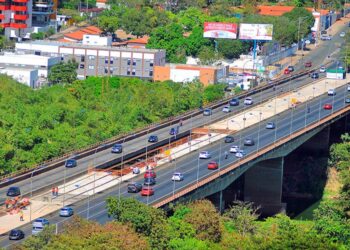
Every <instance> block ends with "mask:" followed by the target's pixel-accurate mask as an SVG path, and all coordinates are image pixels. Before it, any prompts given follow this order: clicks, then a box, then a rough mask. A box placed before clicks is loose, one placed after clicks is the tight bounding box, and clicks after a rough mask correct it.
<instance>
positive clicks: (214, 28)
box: [203, 22, 237, 39]
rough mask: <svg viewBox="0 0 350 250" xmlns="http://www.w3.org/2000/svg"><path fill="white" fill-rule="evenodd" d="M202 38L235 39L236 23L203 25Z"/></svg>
mask: <svg viewBox="0 0 350 250" xmlns="http://www.w3.org/2000/svg"><path fill="white" fill-rule="evenodd" d="M203 36H204V37H207V38H227V39H236V38H237V24H236V23H213V22H205V23H204V33H203Z"/></svg>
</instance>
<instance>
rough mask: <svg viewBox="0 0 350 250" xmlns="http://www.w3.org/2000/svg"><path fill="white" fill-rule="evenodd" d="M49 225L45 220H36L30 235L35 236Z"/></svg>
mask: <svg viewBox="0 0 350 250" xmlns="http://www.w3.org/2000/svg"><path fill="white" fill-rule="evenodd" d="M49 224H50V223H49V221H48V220H47V219H45V218H38V219H36V220H35V221H34V222H33V224H32V226H33V228H32V235H37V234H38V233H40V232H42V231H43V230H44V227H45V226H48V225H49Z"/></svg>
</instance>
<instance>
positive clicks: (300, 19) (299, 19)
mask: <svg viewBox="0 0 350 250" xmlns="http://www.w3.org/2000/svg"><path fill="white" fill-rule="evenodd" d="M306 18H308V17H307V16H305V17H299V18H298V50H299V43H300V25H301V21H302V20H303V19H306ZM302 50H303V51H304V41H303V44H302Z"/></svg>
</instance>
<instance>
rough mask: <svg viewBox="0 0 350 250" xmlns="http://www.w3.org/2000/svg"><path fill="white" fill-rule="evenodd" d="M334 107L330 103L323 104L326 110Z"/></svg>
mask: <svg viewBox="0 0 350 250" xmlns="http://www.w3.org/2000/svg"><path fill="white" fill-rule="evenodd" d="M332 108H333V106H332V104H330V103H326V104H325V105H323V109H325V110H331V109H332Z"/></svg>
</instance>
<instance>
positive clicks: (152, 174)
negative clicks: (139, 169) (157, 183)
mask: <svg viewBox="0 0 350 250" xmlns="http://www.w3.org/2000/svg"><path fill="white" fill-rule="evenodd" d="M143 178H157V174H156V172H154V170H152V169H149V170H146V172H145V174H144V175H143Z"/></svg>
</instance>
